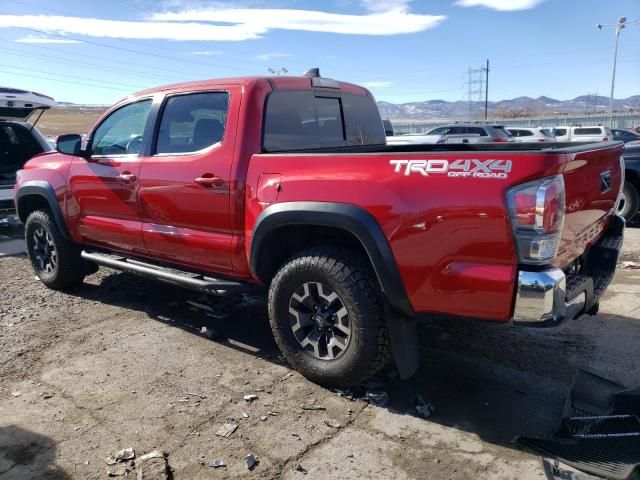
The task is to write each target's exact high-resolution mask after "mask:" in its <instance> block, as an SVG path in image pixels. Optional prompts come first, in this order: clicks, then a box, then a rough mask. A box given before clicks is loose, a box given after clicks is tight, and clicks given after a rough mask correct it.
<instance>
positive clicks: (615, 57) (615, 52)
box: [596, 17, 640, 127]
mask: <svg viewBox="0 0 640 480" xmlns="http://www.w3.org/2000/svg"><path fill="white" fill-rule="evenodd" d="M628 23H636V24H638V25H640V19H639V20H631V21H629V22H628V21H627V17H620V18H619V19H618V23H615V24H603V23H599V24H598V25H596V26H597V27H598V29H599V30H602V27H615V28H616V46H615V48H614V50H613V71H612V72H611V95H609V126H610V127H613V90H614V88H615V85H616V64H617V63H618V39H619V38H620V32H621V31H622V29H623V28H625V27H626V25H627V24H628Z"/></svg>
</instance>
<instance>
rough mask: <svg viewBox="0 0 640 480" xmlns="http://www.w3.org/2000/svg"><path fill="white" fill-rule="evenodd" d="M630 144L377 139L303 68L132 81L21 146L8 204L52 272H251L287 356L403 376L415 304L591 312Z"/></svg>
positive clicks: (364, 116)
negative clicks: (293, 72)
mask: <svg viewBox="0 0 640 480" xmlns="http://www.w3.org/2000/svg"><path fill="white" fill-rule="evenodd" d="M622 149H623V147H622V143H619V142H600V143H593V144H575V143H572V144H568V143H555V144H548V145H547V144H539V143H535V144H528V143H496V144H490V143H487V144H456V145H451V144H444V145H386V143H385V131H384V127H383V123H382V120H381V118H380V115H379V113H378V109H377V107H376V103H375V101H374V99H373V97H372V95H371V94H370V93H369V92H368V91H367V90H366V89H364V88H361V87H359V86H356V85H352V84H349V83H344V82H338V81H335V80H332V79H328V78H324V77H321V76H320V75H319V73H318V72H317V70H316V71H314V70H312V71H310V72H308V73H307V74H306V75H305V76H301V77H283V76H279V77H267V78H265V77H252V78H237V79H223V80H207V81H200V82H192V83H183V84H177V85H170V86H166V87H161V88H154V89H150V90H145V91H142V92H139V93H137V94H134V95H131V96H129V97H127V98H125V99H124V100H122V101H120V102H119V103H118V104H117V105H115V106H114V107H112V108H111V109H110V110H109V111H107V112H106V113H105V114H104V115H103V116H102V118H100V119H99V120H98V121H97V123H96V124H95V126H94V127H93V128H92V129H91V130H90V131H89V132H88V133H87V134H86V135H84V136H80V135H75V134H70V135H63V136H61V137H59V138H58V140H57V151H55V152H50V153H43V154H41V155H38V156H37V157H35V158H33V159H32V160H30V161H29V162H28V163H27V164H26V165H25V166H24V168H23V169H22V170H21V171H20V172H19V173H18V176H17V184H16V186H15V203H16V207H17V211H18V214H19V216H20V218H21V219H22V221H23V222H24V223H25V231H26V233H25V235H26V241H27V247H28V253H29V258H30V259H31V263H32V264H33V268H34V269H35V272H36V274H37V276H38V277H39V278H40V280H42V283H43V284H44V285H46V286H47V287H50V288H53V289H66V288H71V287H74V286H77V285H78V284H80V283H81V282H82V281H83V279H84V277H85V276H86V275H89V274H91V273H92V272H95V271H96V269H97V268H98V267H99V266H106V267H110V268H115V269H119V270H122V271H126V272H131V273H134V274H138V275H143V276H146V277H150V278H154V279H157V280H161V281H165V282H170V283H171V284H174V285H180V286H184V287H187V288H191V289H194V290H198V291H203V292H207V293H211V294H214V295H224V294H228V293H229V292H235V291H241V290H242V289H243V288H246V286H247V285H251V284H260V285H263V286H264V287H266V288H267V289H268V311H269V319H270V323H271V327H272V330H273V334H274V336H275V339H276V342H277V344H278V346H279V348H280V349H281V351H282V353H283V354H284V356H285V357H286V359H287V361H288V362H289V363H290V364H291V365H292V366H293V367H294V368H295V369H297V370H298V371H300V372H301V373H302V374H304V375H305V376H307V377H308V378H309V379H311V380H312V381H315V382H318V383H320V384H323V385H342V386H346V385H356V384H360V383H361V382H363V381H364V380H365V379H367V378H368V377H370V376H371V375H373V374H375V373H376V372H377V371H378V370H379V369H380V368H381V367H382V366H383V365H385V363H386V362H387V360H388V359H389V358H390V356H391V355H393V359H394V360H395V363H396V365H397V367H398V370H399V371H400V374H401V376H402V377H403V378H406V377H408V376H410V375H411V374H412V373H413V372H414V371H415V370H416V368H417V366H418V358H419V356H418V343H417V335H416V320H417V319H419V318H420V317H444V318H448V319H450V321H452V322H453V321H456V319H457V318H463V317H466V318H474V319H479V320H488V321H493V322H503V323H507V322H510V323H512V324H514V325H529V326H530V325H539V326H551V325H555V324H557V323H558V322H560V321H563V320H565V321H566V320H569V319H572V318H576V317H578V316H580V315H582V314H593V313H595V312H596V310H597V308H598V301H599V299H600V297H601V295H602V293H603V292H604V290H605V288H606V287H607V285H608V283H609V281H610V279H611V277H612V275H613V272H614V270H615V266H616V261H617V257H618V252H619V249H620V246H621V243H622V237H623V230H624V220H623V219H621V217H619V216H617V215H616V213H615V212H616V203H617V201H618V197H619V192H620V189H621V185H622V184H623V168H622V160H621V152H622ZM230 321H231V320H230Z"/></svg>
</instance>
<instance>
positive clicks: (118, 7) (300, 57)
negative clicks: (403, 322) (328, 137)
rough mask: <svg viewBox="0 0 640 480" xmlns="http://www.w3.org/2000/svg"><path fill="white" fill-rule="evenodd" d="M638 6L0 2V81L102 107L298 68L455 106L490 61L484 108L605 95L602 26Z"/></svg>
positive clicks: (638, 78) (595, 2)
mask: <svg viewBox="0 0 640 480" xmlns="http://www.w3.org/2000/svg"><path fill="white" fill-rule="evenodd" d="M623 15H624V16H627V17H628V18H629V19H633V20H637V19H640V0H609V1H606V2H605V1H602V0H431V1H427V0H413V1H410V0H386V1H383V0H342V1H338V0H328V1H307V0H277V1H265V0H262V1H261V0H255V1H252V0H246V1H245V0H229V1H205V0H109V1H92V0H58V1H56V2H50V1H45V0H2V2H1V3H0V52H1V55H0V85H3V86H12V87H17V88H27V89H33V90H36V91H40V92H42V93H45V94H49V95H52V96H53V97H55V98H56V99H57V100H59V101H71V102H76V103H100V104H109V103H112V102H114V101H116V100H117V99H119V98H121V97H123V96H125V95H127V94H128V93H131V92H133V91H137V90H140V89H142V88H146V87H150V86H154V85H161V84H166V83H173V82H176V81H185V80H194V79H199V78H218V77H229V76H241V75H256V74H257V75H262V74H267V69H268V68H269V67H272V68H281V67H286V68H287V69H288V70H289V72H291V73H294V74H298V73H302V72H304V71H305V70H306V69H307V68H309V67H314V66H319V67H320V69H321V73H322V75H323V76H327V77H332V78H336V79H340V80H346V81H351V82H355V83H359V84H364V85H366V86H368V87H369V88H370V89H371V90H372V92H373V93H374V95H375V96H376V98H377V99H378V100H386V101H391V102H396V103H400V102H409V101H420V100H429V99H445V100H461V99H463V98H464V95H465V87H464V80H465V79H464V73H465V71H466V70H467V69H468V68H469V67H480V66H481V65H482V64H483V63H484V61H485V59H487V58H489V59H490V61H491V74H490V89H489V98H490V100H501V99H506V98H513V97H517V96H523V95H526V96H531V97H537V96H540V95H546V96H550V97H554V98H558V99H568V98H573V97H575V96H578V95H581V94H585V93H593V92H598V94H600V95H604V96H608V95H609V88H610V81H611V63H612V57H613V46H614V29H613V28H612V27H604V28H603V29H602V30H598V29H597V28H596V24H597V23H603V24H613V23H615V22H616V21H617V19H618V18H619V17H620V16H623ZM639 47H640V24H633V25H629V27H628V28H626V29H624V30H623V32H622V34H621V37H620V49H619V56H618V72H617V78H616V95H615V96H616V98H624V97H628V96H631V95H637V94H640V48H639Z"/></svg>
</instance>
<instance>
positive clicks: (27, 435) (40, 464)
mask: <svg viewBox="0 0 640 480" xmlns="http://www.w3.org/2000/svg"><path fill="white" fill-rule="evenodd" d="M56 450H57V448H56V443H55V442H54V441H53V440H51V439H50V438H48V437H45V436H43V435H40V434H37V433H34V432H31V431H29V430H24V429H22V428H19V427H16V426H14V425H9V426H6V427H0V477H2V478H3V479H7V480H10V479H16V480H18V479H25V478H29V479H33V480H45V479H51V480H53V479H56V480H66V479H71V476H70V475H68V474H67V473H66V472H64V471H63V470H61V469H60V468H58V467H57V466H56V465H55V459H56Z"/></svg>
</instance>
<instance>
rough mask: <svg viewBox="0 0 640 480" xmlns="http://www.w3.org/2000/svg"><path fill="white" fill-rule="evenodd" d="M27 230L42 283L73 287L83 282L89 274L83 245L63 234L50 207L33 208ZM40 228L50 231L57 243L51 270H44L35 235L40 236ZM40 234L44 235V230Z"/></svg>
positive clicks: (36, 271)
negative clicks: (49, 209)
mask: <svg viewBox="0 0 640 480" xmlns="http://www.w3.org/2000/svg"><path fill="white" fill-rule="evenodd" d="M24 230H25V241H26V243H27V253H28V255H29V259H30V260H31V265H32V266H33V269H34V271H35V273H36V275H37V276H38V278H39V279H40V280H41V281H42V283H44V284H45V285H46V286H47V287H49V288H52V289H54V290H62V289H66V288H71V287H75V286H77V285H79V284H81V283H82V281H83V280H84V277H85V275H86V274H87V265H85V262H84V261H83V260H82V258H81V257H80V248H79V247H78V246H77V245H75V244H74V243H73V242H71V241H70V240H67V239H66V238H64V237H63V236H62V234H61V233H60V229H59V228H58V225H56V223H55V221H54V220H53V218H52V215H51V213H50V212H49V211H47V210H35V211H33V212H32V213H31V214H30V215H29V217H28V218H27V221H26V223H25V228H24ZM37 232H46V234H47V235H48V236H49V238H50V240H51V241H52V243H53V247H54V249H55V254H56V255H55V256H56V261H55V266H53V267H52V268H51V270H50V271H46V270H44V269H43V268H42V265H41V263H40V261H39V260H38V258H37V251H36V249H37V248H38V240H36V239H35V237H34V235H36V236H38V235H37ZM38 238H42V234H40V235H39V236H38Z"/></svg>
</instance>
